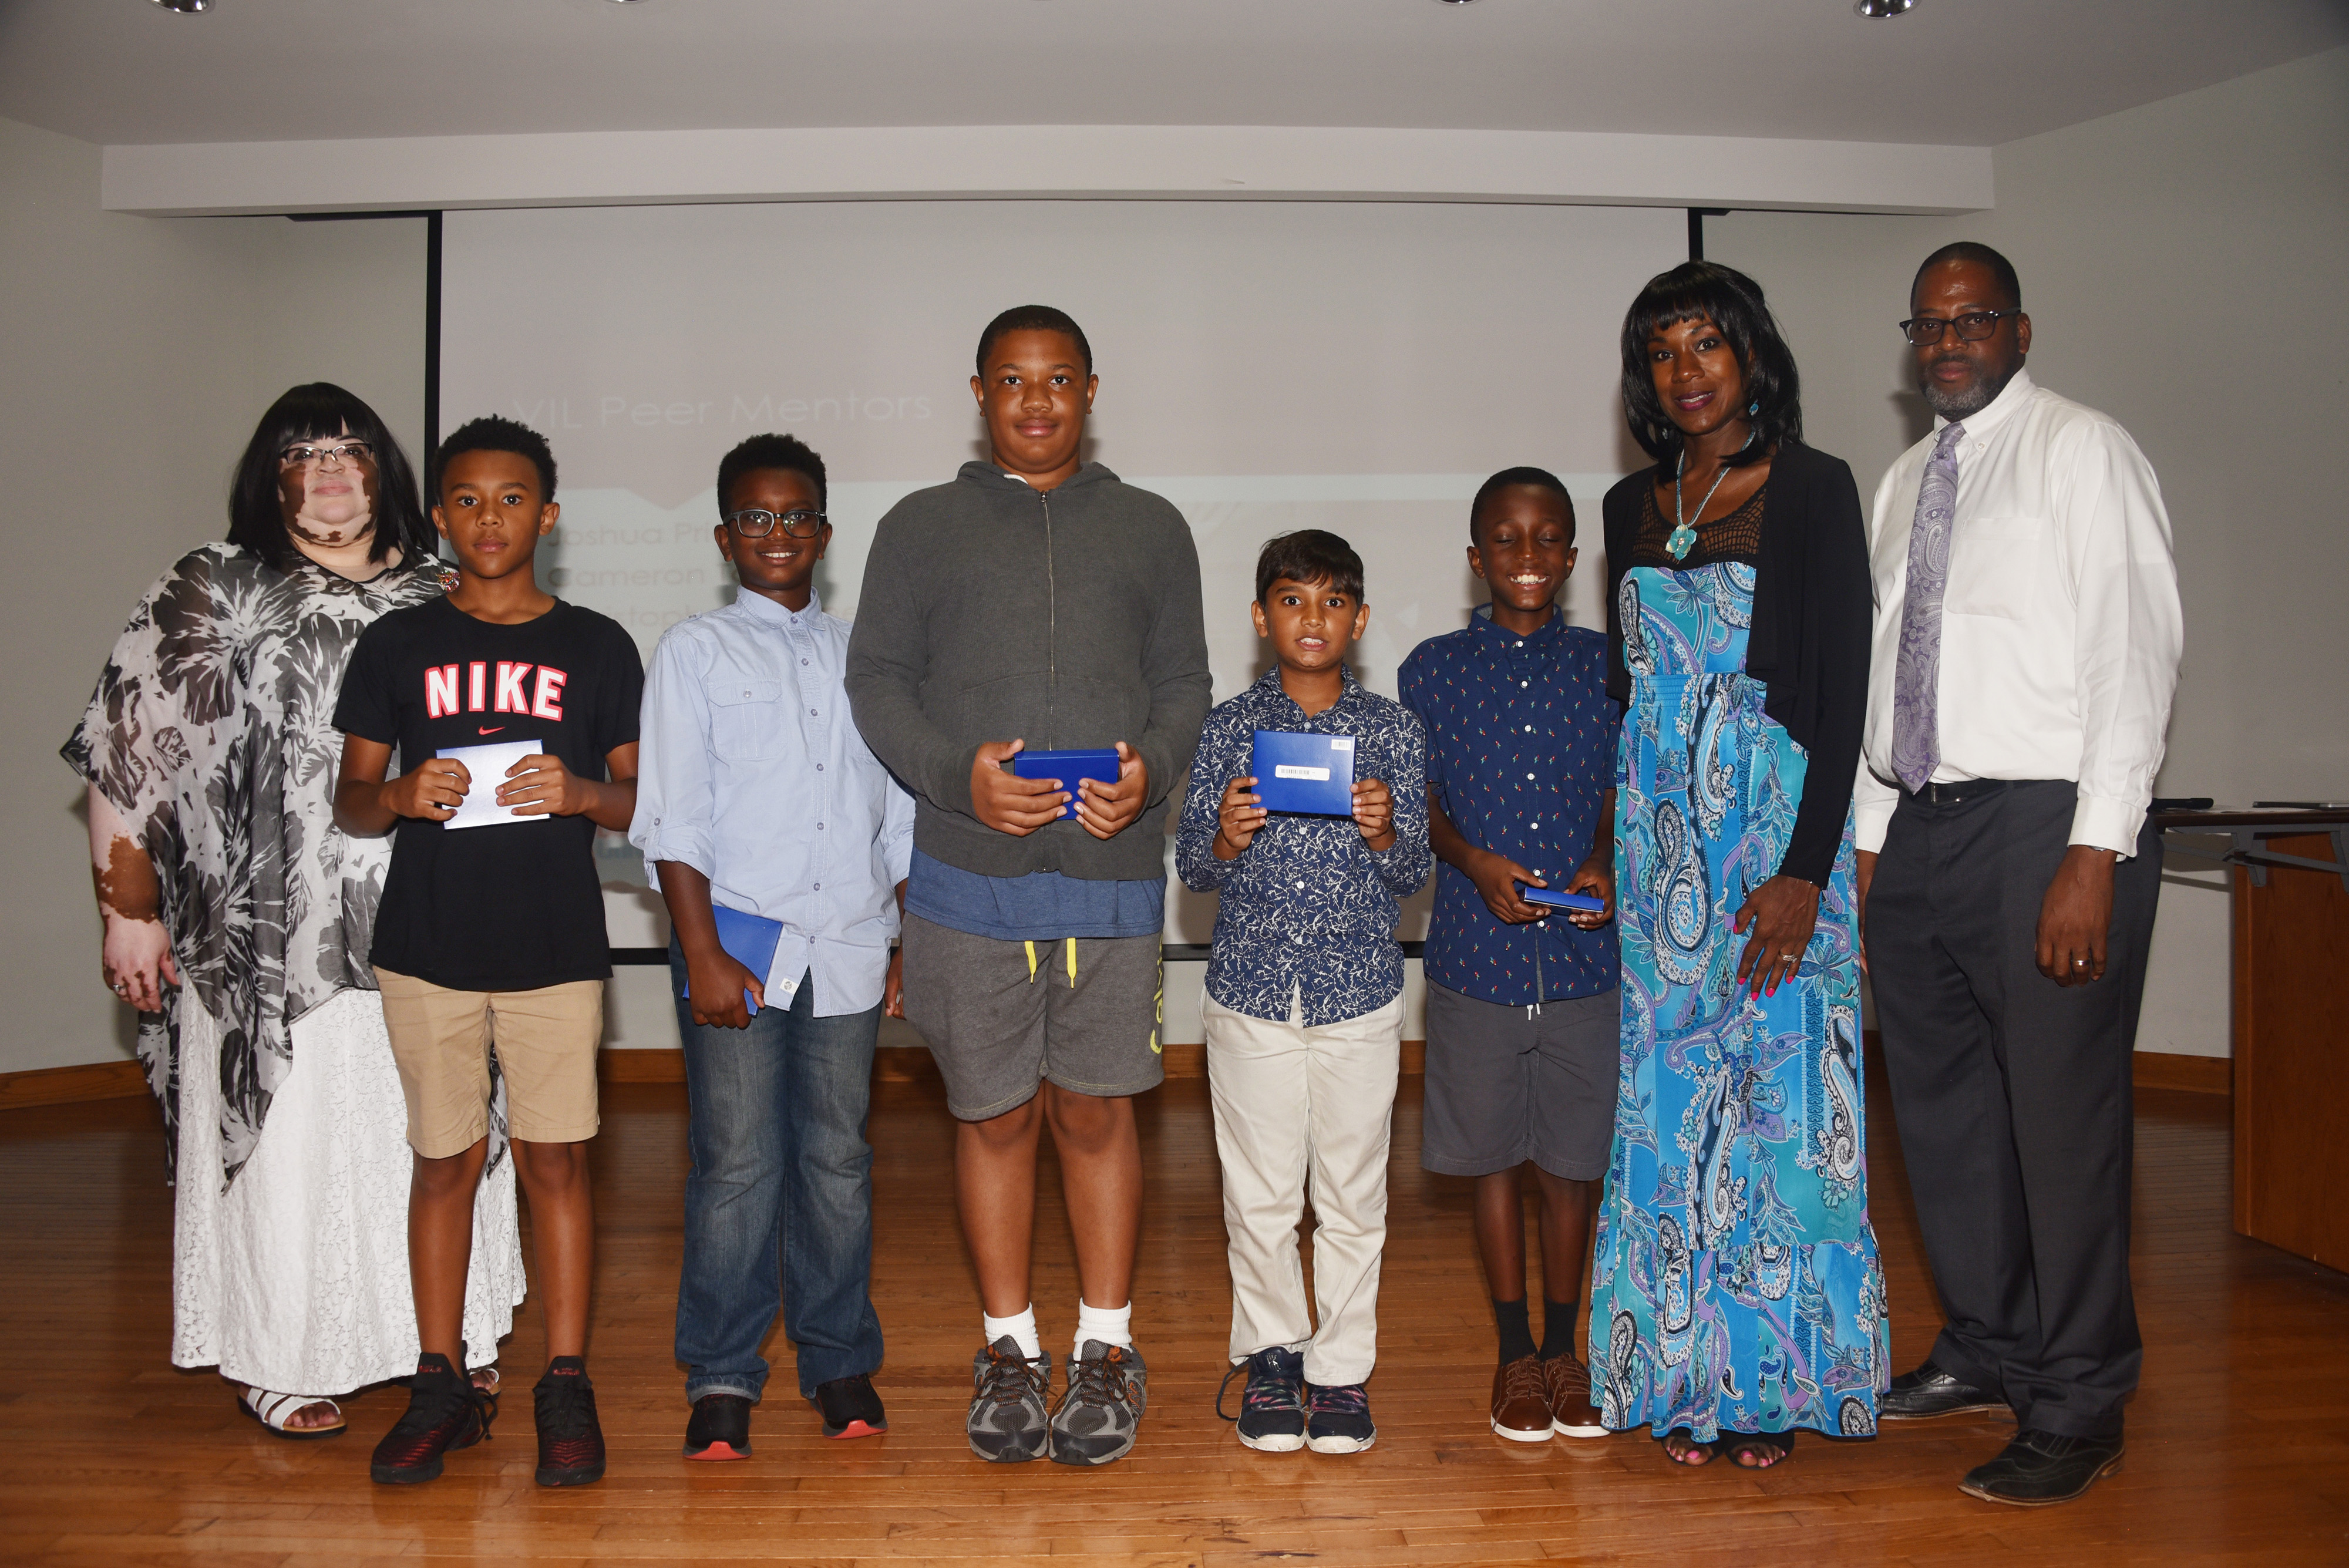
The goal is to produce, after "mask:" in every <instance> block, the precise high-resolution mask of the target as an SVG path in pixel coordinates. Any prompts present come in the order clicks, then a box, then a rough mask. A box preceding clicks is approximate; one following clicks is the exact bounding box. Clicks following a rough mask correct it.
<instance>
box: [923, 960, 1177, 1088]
mask: <svg viewBox="0 0 2349 1568" xmlns="http://www.w3.org/2000/svg"><path fill="white" fill-rule="evenodd" d="M903 941H904V945H905V1022H906V1023H910V1024H912V1025H913V1026H914V1027H915V1028H916V1029H917V1030H919V1031H920V1032H921V1035H922V1038H923V1039H925V1040H926V1041H928V1042H929V1044H930V1054H931V1055H932V1056H933V1057H935V1058H936V1060H937V1064H938V1072H939V1074H940V1075H941V1076H943V1077H944V1078H945V1079H946V1081H947V1109H948V1110H950V1111H952V1112H953V1113H954V1114H955V1115H956V1116H958V1117H960V1118H961V1119H962V1120H964V1121H967V1122H983V1121H985V1120H987V1119H988V1117H989V1116H1001V1115H1002V1114H1003V1113H1004V1112H1006V1111H1009V1110H1013V1109H1016V1108H1018V1107H1019V1106H1024V1105H1026V1104H1027V1103H1028V1102H1029V1101H1030V1099H1033V1098H1034V1097H1035V1095H1036V1085H1039V1084H1040V1083H1042V1082H1043V1081H1044V1080H1045V1079H1047V1078H1049V1079H1050V1080H1051V1081H1052V1082H1053V1083H1055V1084H1058V1085H1061V1087H1062V1088H1064V1089H1070V1090H1073V1091H1074V1092H1075V1093H1077V1094H1080V1095H1097V1096H1101V1097H1102V1098H1104V1099H1107V1098H1111V1097H1113V1096H1121V1095H1138V1094H1141V1093H1142V1092H1143V1090H1145V1089H1154V1088H1156V1087H1157V1086H1158V1085H1160V1084H1161V1083H1163V1082H1164V1081H1165V1077H1166V1071H1165V1067H1164V1063H1163V1062H1162V1060H1161V1056H1162V1051H1161V1046H1160V1043H1159V1039H1158V1033H1159V1023H1160V1020H1161V1018H1162V1017H1163V1015H1164V995H1163V992H1164V971H1163V969H1162V967H1161V965H1160V963H1159V961H1158V947H1159V943H1158V938H1157V937H1155V936H1148V937H1115V938H1092V937H1078V938H1075V939H1073V941H1071V940H1070V939H1065V938H1064V939H1061V940H1053V941H1036V942H1007V941H1000V940H997V939H996V938H993V937H975V936H972V935H971V934H970V933H969V932H968V931H957V930H956V929H954V928H952V927H951V926H941V925H938V924H937V923H936V922H935V921H931V920H926V919H922V918H921V917H920V916H919V915H914V914H909V915H907V916H906V917H905V936H904V938H903ZM1072 964H1073V967H1071V966H1072Z"/></svg>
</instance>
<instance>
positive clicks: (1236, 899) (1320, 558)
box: [1174, 529, 1429, 1454]
mask: <svg viewBox="0 0 2349 1568" xmlns="http://www.w3.org/2000/svg"><path fill="white" fill-rule="evenodd" d="M1256 579H1257V597H1256V603H1255V605H1254V606H1253V607H1252V613H1253V614H1254V616H1255V618H1256V629H1257V636H1259V637H1261V638H1264V639H1267V640H1268V641H1269V642H1270V643H1271V644H1272V648H1273V653H1274V655H1275V657H1276V658H1277V659H1278V665H1277V667H1276V668H1275V669H1274V670H1272V671H1271V672H1269V673H1268V674H1267V675H1266V676H1264V678H1263V679H1261V680H1258V681H1257V682H1256V684H1255V685H1253V686H1250V687H1249V688H1248V689H1247V691H1243V692H1241V693H1240V694H1239V695H1238V696H1237V697H1234V698H1233V699H1232V700H1231V701H1227V702H1225V703H1223V704H1221V705H1219V706H1218V707H1216V709H1215V711H1212V712H1210V713H1209V714H1208V715H1207V722H1206V729H1205V731H1204V732H1202V733H1201V735H1200V737H1199V751H1198V755H1197V757H1196V758H1195V760H1194V761H1193V763H1192V764H1191V783H1190V785H1189V788H1188V790H1187V791H1186V793H1185V798H1184V803H1183V822H1182V828H1181V831H1180V833H1179V834H1178V836H1177V837H1176V839H1175V847H1174V864H1175V868H1176V870H1177V871H1179V872H1180V873H1181V874H1182V877H1183V880H1184V882H1185V883H1186V884H1187V885H1188V886H1190V887H1191V888H1194V889H1195V890H1197V891H1199V892H1206V891H1207V890H1208V889H1210V888H1213V889H1215V890H1216V892H1217V893H1218V894H1219V895H1220V898H1219V900H1218V903H1217V906H1216V940H1215V949H1214V951H1213V953H1212V955H1211V956H1210V957H1209V959H1208V961H1207V994H1206V998H1205V999H1204V1001H1203V1002H1202V1007H1201V1011H1202V1012H1203V1013H1204V1015H1205V1017H1206V1031H1207V1079H1208V1089H1209V1093H1210V1096H1211V1097H1212V1100H1213V1103H1214V1106H1215V1114H1216V1156H1217V1158H1219V1159H1220V1160H1221V1162H1222V1164H1223V1173H1224V1224H1225V1228H1226V1231H1228V1233H1229V1235H1230V1239H1231V1245H1230V1254H1229V1255H1230V1261H1231V1271H1232V1337H1231V1359H1232V1362H1233V1370H1234V1371H1237V1370H1238V1369H1239V1368H1240V1367H1242V1366H1245V1367H1246V1368H1247V1387H1246V1390H1245V1392H1244V1393H1243V1394H1242V1396H1241V1401H1240V1415H1239V1417H1238V1420H1239V1438H1240V1441H1241V1442H1243V1443H1245V1444H1247V1446H1248V1447H1249V1448H1252V1449H1266V1450H1268V1451H1271V1452H1276V1453H1280V1452H1292V1451H1294V1450H1296V1449H1299V1448H1305V1447H1310V1448H1312V1449H1314V1450H1315V1451H1316V1452H1317V1453H1325V1454H1350V1453H1358V1452H1360V1451H1361V1450H1362V1449H1367V1448H1369V1447H1370V1446H1371V1443H1373V1442H1374V1441H1376V1440H1377V1436H1378V1429H1377V1428H1376V1427H1375V1426H1373V1425H1372V1423H1371V1407H1370V1400H1369V1397H1368V1396H1367V1395H1366V1393H1365V1392H1364V1389H1363V1384H1364V1382H1365V1381H1366V1380H1367V1379H1368V1378H1369V1376H1370V1375H1371V1364H1372V1362H1373V1361H1374V1360H1375V1359H1376V1358H1377V1352H1378V1293H1379V1262H1380V1257H1381V1252H1382V1251H1383V1250H1384V1248H1385V1245H1386V1233H1387V1141H1388V1134H1389V1131H1390V1127H1391V1124H1392V1120H1393V1114H1394V1096H1395V1077H1396V1074H1397V1072H1398V1069H1399V1067H1400V1064H1401V1056H1402V948H1401V947H1399V946H1398V945H1397V944H1396V942H1395V939H1394V931H1395V922H1396V920H1397V919H1399V916H1400V911H1399V909H1398V908H1397V905H1396V900H1397V899H1398V898H1403V897H1407V896H1409V895H1410V894H1412V893H1413V892H1416V891H1417V890H1418V889H1419V886H1420V884H1421V883H1423V882H1424V881H1426V880H1427V873H1428V867H1429V860H1428V849H1427V802H1426V796H1425V783H1424V775H1425V765H1426V754H1427V744H1426V738H1425V735H1424V733H1423V731H1422V730H1421V728H1420V722H1419V721H1418V720H1417V719H1416V718H1414V717H1413V716H1412V714H1411V713H1410V711H1407V710H1406V709H1404V708H1403V707H1402V705H1401V704H1399V703H1396V702H1392V701H1389V700H1387V699H1386V698H1384V697H1381V696H1379V695H1377V694H1376V693H1374V692H1371V691H1365V690H1363V689H1362V687H1361V685H1359V684H1357V683H1356V681H1355V680H1354V677H1353V675H1352V673H1351V672H1350V671H1349V670H1347V669H1346V666H1345V658H1346V651H1347V649H1349V648H1350V646H1351V645H1352V644H1353V641H1354V639H1357V638H1359V637H1361V634H1362V628H1363V627H1364V626H1365V625H1366V624H1368V622H1369V619H1370V610H1369V608H1368V607H1366V606H1365V605H1364V604H1363V602H1362V561H1361V556H1357V555H1356V554H1355V553H1354V551H1353V549H1352V548H1351V547H1350V545H1347V543H1346V542H1345V541H1344V540H1343V539H1340V538H1339V537H1338V536H1337V535H1334V534H1326V533H1323V532H1321V531H1320V530H1319V529H1306V530H1303V531H1301V532H1299V533H1295V534H1286V535H1281V536H1280V537H1279V538H1277V539H1274V540H1272V541H1271V542H1269V543H1268V544H1267V545H1265V547H1264V553H1263V555H1262V556H1259V557H1258V559H1257V574H1256ZM1257 730H1286V731H1306V732H1312V733H1317V734H1328V735H1350V736H1352V737H1353V738H1354V775H1355V777H1354V789H1353V799H1354V812H1353V815H1352V816H1350V817H1343V816H1307V815H1288V814H1283V815H1278V816H1275V815H1271V814H1270V813H1268V811H1267V810H1266V809H1265V807H1264V806H1263V805H1260V804H1259V801H1258V797H1257V794H1256V793H1255V785H1256V782H1257V781H1256V778H1255V776H1254V775H1253V774H1252V773H1251V772H1250V754H1251V751H1252V748H1253V744H1254V732H1256V731H1257ZM1308 1174H1309V1176H1310V1179H1311V1182H1312V1196H1313V1213H1314V1218H1315V1229H1314V1232H1313V1293H1314V1303H1315V1305H1316V1306H1317V1307H1318V1308H1319V1313H1318V1316H1319V1325H1320V1326H1319V1328H1318V1329H1317V1328H1315V1327H1314V1326H1313V1323H1312V1320H1311V1319H1309V1318H1308V1317H1307V1315H1306V1302H1305V1278H1304V1271H1303V1268H1302V1266H1301V1264H1300V1262H1299V1256H1298V1243H1297V1226H1298V1221H1299V1219H1300V1218H1301V1217H1302V1215H1303V1210H1304V1207H1305V1196H1306V1192H1305V1179H1306V1177H1307V1176H1308ZM1225 1381H1226V1383H1228V1382H1229V1381H1230V1374H1226V1377H1225Z"/></svg>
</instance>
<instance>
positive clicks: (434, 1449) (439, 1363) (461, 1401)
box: [367, 1352, 498, 1486]
mask: <svg viewBox="0 0 2349 1568" xmlns="http://www.w3.org/2000/svg"><path fill="white" fill-rule="evenodd" d="M497 1413H498V1402H497V1396H495V1395H494V1394H484V1393H482V1392H481V1391H480V1390H478V1389H476V1388H475V1387H474V1386H472V1385H471V1384H470V1383H468V1382H466V1381H465V1377H464V1375H463V1374H462V1373H460V1372H459V1371H458V1370H457V1369H456V1368H455V1367H453V1366H450V1365H449V1358H448V1357H447V1356H445V1355H433V1354H431V1353H429V1352H427V1353H426V1354H425V1355H421V1356H419V1357H418V1358H417V1363H416V1376H414V1377H412V1378H410V1379H409V1383H408V1411H407V1414H405V1415H403V1416H401V1417H400V1418H399V1419H398V1420H397V1421H395V1422H393V1423H392V1427H391V1430H390V1431H388V1432H386V1433H385V1434H384V1435H383V1441H381V1442H379V1443H378V1444H377V1445H376V1446H375V1458H374V1459H373V1460H372V1461H371V1462H370V1463H369V1464H368V1466H367V1474H369V1475H371V1476H373V1477H374V1478H375V1479H376V1480H379V1481H383V1482H385V1483H387V1484H388V1485H391V1486H412V1485H414V1484H415V1483H417V1482H419V1481H429V1480H435V1479H436V1478H438V1477H439V1476H440V1456H441V1455H442V1454H444V1453H446V1452H448V1451H449V1450H450V1449H470V1448H471V1447H472V1446H473V1445H474V1444H475V1443H478V1442H480V1441H481V1439H482V1438H486V1437H488V1436H489V1435H490V1423H491V1422H492V1420H494V1419H496V1417H497Z"/></svg>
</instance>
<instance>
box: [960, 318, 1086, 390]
mask: <svg viewBox="0 0 2349 1568" xmlns="http://www.w3.org/2000/svg"><path fill="white" fill-rule="evenodd" d="M1007 332H1058V333H1061V335H1062V336H1064V337H1071V338H1074V339H1075V340H1076V345H1077V353H1078V355H1079V356H1080V357H1081V358H1083V360H1084V362H1085V374H1086V375H1088V376H1090V375H1092V373H1093V346H1092V344H1091V343H1088V342H1087V341H1085V329H1084V328H1083V327H1080V326H1078V325H1077V324H1076V322H1075V321H1074V320H1073V319H1072V318H1071V317H1070V315H1069V313H1068V312H1067V311H1065V310H1055V309H1053V308H1052V307H1051V306H1049V305H1015V306H1012V307H1011V308H1010V309H1009V310H1007V311H1005V312H1004V313H1003V314H1002V315H1000V316H999V317H996V318H995V319H994V320H992V321H990V322H988V324H987V330H986V331H984V332H982V333H980V334H979V335H978V373H979V375H980V377H981V378H982V379H983V378H985V376H986V375H987V357H988V355H989V354H992V353H994V352H995V340H996V339H997V338H999V337H1002V336H1003V335H1004V334H1005V333H1007Z"/></svg>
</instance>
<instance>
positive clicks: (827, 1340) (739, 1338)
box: [668, 938, 881, 1402]
mask: <svg viewBox="0 0 2349 1568" xmlns="http://www.w3.org/2000/svg"><path fill="white" fill-rule="evenodd" d="M668 967H669V979H670V984H671V986H672V988H673V990H674V991H676V992H683V991H684V990H685V984H686V971H685V955H684V953H683V951H682V950H680V949H679V948H678V944H677V941H676V940H675V939H674V938H672V939H671V940H670V941H669V949H668ZM880 1027H881V1009H880V1008H879V1007H878V1006H874V1007H873V1008H870V1009H868V1010H867V1011H865V1012H852V1013H846V1014H843V1015H842V1016H840V1017H836V1018H818V1017H816V1016H815V987H814V982H813V977H812V976H808V977H803V978H802V980H801V981H800V986H799V991H798V992H797V994H795V995H794V996H793V997H792V1002H791V1005H790V1006H789V1007H762V1008H761V1009H760V1010H759V1013H758V1016H757V1017H755V1018H753V1019H751V1020H750V1027H749V1028H748V1029H720V1028H715V1027H710V1026H706V1025H702V1024H697V1023H694V1021H693V1004H692V1003H691V1002H688V1001H686V1000H684V999H683V997H682V996H680V997H679V999H678V1004H677V1032H678V1038H679V1041H680V1042H681V1043H682V1044H683V1045H684V1047H685V1081H686V1092H687V1094H688V1096H689V1097H690V1100H691V1114H690V1118H689V1120H688V1124H687V1135H686V1136H687V1140H688V1144H689V1146H690V1152H691V1155H692V1160H693V1164H692V1168H691V1169H690V1170H689V1172H688V1174H687V1176H686V1179H685V1267H684V1271H683V1273H682V1275H681V1276H680V1278H679V1279H678V1288H677V1358H678V1360H679V1361H681V1362H683V1363H685V1365H686V1368H687V1371H686V1378H685V1397H686V1399H687V1400H688V1402H690V1401H692V1400H696V1399H698V1398H700V1397H702V1396H703V1395H705V1394H740V1395H741V1396H743V1397H746V1398H749V1399H751V1400H754V1401H755V1400H757V1399H758V1398H759V1397H761V1393H762V1392H763V1391H764V1389H765V1387H766V1384H767V1363H766V1359H765V1358H764V1357H763V1356H761V1355H760V1354H759V1347H760V1345H762V1344H763V1343H765V1341H766V1338H767V1334H768V1331H769V1330H771V1328H773V1327H774V1324H775V1314H776V1313H777V1312H778V1311H779V1310H780V1311H781V1312H782V1314H784V1329H785V1332H786V1333H788V1334H790V1335H791V1338H792V1342H793V1343H794V1344H795V1345H797V1346H798V1349H799V1375H800V1393H801V1395H802V1397H809V1398H812V1397H814V1395H815V1389H816V1385H818V1384H819V1383H829V1382H830V1381H832V1380H833V1378H835V1377H850V1376H855V1375H856V1374H857V1373H860V1372H871V1371H873V1370H874V1369H875V1368H877V1367H878V1366H880V1365H881V1320H880V1319H879V1318H878V1317H877V1316H875V1315H874V1311H873V1294H872V1283H873V1148H872V1146H871V1145H869V1144H867V1143H866V1142H865V1141H864V1118H865V1113H866V1112H867V1111H868V1110H869V1109H870V1107H871V1103H872V1097H873V1044H874V1036H875V1035H876V1034H877V1033H878V1032H879V1030H880Z"/></svg>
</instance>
